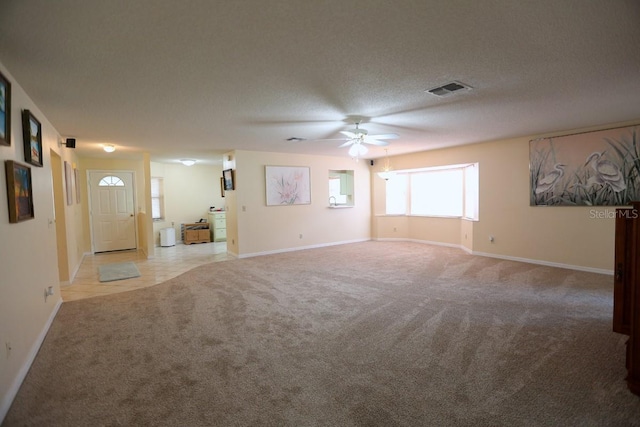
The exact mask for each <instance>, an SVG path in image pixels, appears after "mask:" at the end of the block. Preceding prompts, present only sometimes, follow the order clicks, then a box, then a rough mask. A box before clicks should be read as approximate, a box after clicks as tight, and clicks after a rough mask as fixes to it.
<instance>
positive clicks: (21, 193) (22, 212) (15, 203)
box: [4, 160, 34, 223]
mask: <svg viewBox="0 0 640 427" xmlns="http://www.w3.org/2000/svg"><path fill="white" fill-rule="evenodd" d="M4 167H5V173H6V176H7V199H8V201H9V222H11V223H16V222H20V221H25V220H28V219H32V218H33V217H34V215H33V187H32V186H31V168H30V167H29V166H25V165H21V164H20V163H16V162H14V161H13V160H5V162H4Z"/></svg>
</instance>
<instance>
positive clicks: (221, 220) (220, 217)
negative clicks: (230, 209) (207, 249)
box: [209, 211, 227, 242]
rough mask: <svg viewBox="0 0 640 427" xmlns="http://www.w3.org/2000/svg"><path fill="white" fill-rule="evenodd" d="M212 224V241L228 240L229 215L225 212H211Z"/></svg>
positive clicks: (210, 220) (210, 219)
mask: <svg viewBox="0 0 640 427" xmlns="http://www.w3.org/2000/svg"><path fill="white" fill-rule="evenodd" d="M209 222H210V223H211V240H212V241H214V242H224V241H226V240H227V213H226V212H225V211H213V212H209Z"/></svg>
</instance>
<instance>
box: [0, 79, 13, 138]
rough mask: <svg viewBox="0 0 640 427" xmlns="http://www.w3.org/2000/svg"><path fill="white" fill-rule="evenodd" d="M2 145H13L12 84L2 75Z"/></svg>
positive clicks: (0, 88) (0, 127)
mask: <svg viewBox="0 0 640 427" xmlns="http://www.w3.org/2000/svg"><path fill="white" fill-rule="evenodd" d="M0 145H11V83H9V80H7V79H6V78H5V77H4V76H3V75H2V74H0Z"/></svg>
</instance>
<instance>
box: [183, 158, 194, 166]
mask: <svg viewBox="0 0 640 427" xmlns="http://www.w3.org/2000/svg"><path fill="white" fill-rule="evenodd" d="M180 163H182V164H183V165H185V166H193V165H195V164H196V161H195V160H193V159H182V160H180Z"/></svg>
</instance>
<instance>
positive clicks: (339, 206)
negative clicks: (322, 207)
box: [327, 205, 355, 209]
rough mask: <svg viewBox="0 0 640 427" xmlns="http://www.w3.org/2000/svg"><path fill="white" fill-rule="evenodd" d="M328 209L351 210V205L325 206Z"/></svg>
mask: <svg viewBox="0 0 640 427" xmlns="http://www.w3.org/2000/svg"><path fill="white" fill-rule="evenodd" d="M327 207H328V208H329V209H345V208H353V207H355V206H353V205H330V206H327Z"/></svg>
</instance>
